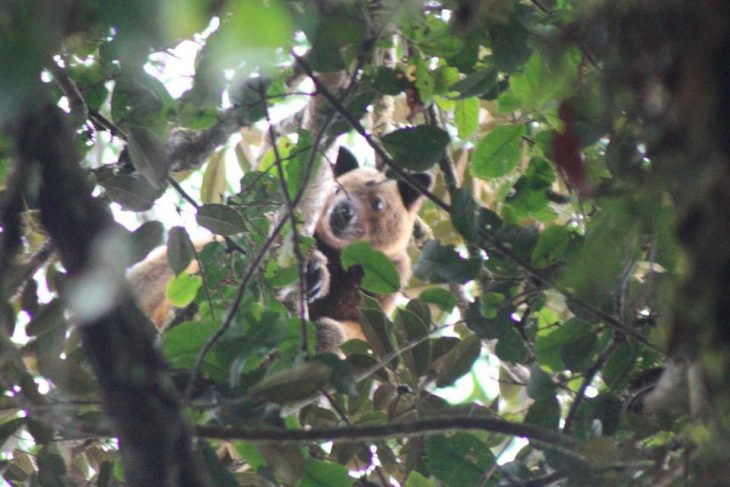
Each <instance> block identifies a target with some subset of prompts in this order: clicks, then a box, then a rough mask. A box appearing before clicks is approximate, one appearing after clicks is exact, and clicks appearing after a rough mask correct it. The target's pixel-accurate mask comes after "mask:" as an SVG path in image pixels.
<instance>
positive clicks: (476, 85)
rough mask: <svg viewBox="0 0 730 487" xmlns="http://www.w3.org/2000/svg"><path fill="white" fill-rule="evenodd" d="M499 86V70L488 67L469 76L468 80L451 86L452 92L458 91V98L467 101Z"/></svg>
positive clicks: (465, 79)
mask: <svg viewBox="0 0 730 487" xmlns="http://www.w3.org/2000/svg"><path fill="white" fill-rule="evenodd" d="M496 85H497V70H496V69H494V68H492V67H488V68H485V69H480V70H479V71H475V72H473V73H471V74H469V75H468V76H467V77H466V78H464V79H462V80H460V81H458V82H456V83H454V84H453V85H451V88H450V89H451V90H452V91H458V92H459V96H458V97H457V98H456V99H457V100H459V99H465V98H473V97H475V96H479V95H483V94H484V93H487V92H489V91H491V90H493V89H494V87H495V86H496Z"/></svg>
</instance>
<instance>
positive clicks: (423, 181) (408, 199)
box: [398, 172, 432, 210]
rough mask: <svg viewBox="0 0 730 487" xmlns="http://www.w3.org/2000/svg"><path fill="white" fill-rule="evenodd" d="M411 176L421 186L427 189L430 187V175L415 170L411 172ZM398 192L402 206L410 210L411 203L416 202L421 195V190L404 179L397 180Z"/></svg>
mask: <svg viewBox="0 0 730 487" xmlns="http://www.w3.org/2000/svg"><path fill="white" fill-rule="evenodd" d="M411 177H412V178H413V179H414V180H415V181H416V182H417V183H418V184H420V185H421V186H423V187H424V188H426V189H428V188H430V187H431V181H432V179H431V175H430V174H428V173H425V172H417V173H413V174H411ZM398 192H399V193H400V196H401V198H402V199H403V206H405V207H406V209H408V210H410V209H411V208H412V207H413V205H414V204H415V203H416V202H418V201H419V200H420V199H421V197H422V195H421V192H420V191H418V190H417V189H416V188H414V187H413V186H411V185H410V184H408V183H407V182H405V181H398Z"/></svg>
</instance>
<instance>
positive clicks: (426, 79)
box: [412, 57, 435, 106]
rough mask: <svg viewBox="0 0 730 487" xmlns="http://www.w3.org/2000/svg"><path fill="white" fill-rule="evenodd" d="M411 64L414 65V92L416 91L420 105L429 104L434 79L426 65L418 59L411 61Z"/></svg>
mask: <svg viewBox="0 0 730 487" xmlns="http://www.w3.org/2000/svg"><path fill="white" fill-rule="evenodd" d="M412 62H413V63H415V65H416V81H415V84H416V90H418V96H419V98H420V99H421V103H423V105H424V106H428V105H430V104H431V101H432V100H433V92H434V84H435V83H434V79H433V76H431V73H430V71H429V69H428V66H427V65H426V62H425V61H423V60H422V59H421V58H420V57H416V58H414V59H412Z"/></svg>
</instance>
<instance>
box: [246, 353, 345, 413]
mask: <svg viewBox="0 0 730 487" xmlns="http://www.w3.org/2000/svg"><path fill="white" fill-rule="evenodd" d="M331 376H332V367H330V366H329V365H326V364H325V363H323V362H320V361H316V360H314V361H310V362H305V363H303V364H301V365H298V366H296V367H292V368H290V369H287V370H284V371H281V372H278V373H275V374H273V375H271V376H268V377H265V378H264V379H263V380H262V381H261V382H259V383H258V384H256V385H255V386H253V387H252V388H251V389H250V390H249V394H250V395H251V396H252V397H255V398H262V399H266V400H267V401H271V402H275V403H279V404H285V403H290V402H295V401H298V400H301V399H306V398H308V397H310V396H312V395H313V394H316V393H317V392H318V391H319V390H320V389H322V388H323V387H325V386H326V385H327V384H329V382H330V378H331Z"/></svg>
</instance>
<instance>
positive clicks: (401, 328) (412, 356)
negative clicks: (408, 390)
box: [393, 309, 431, 377]
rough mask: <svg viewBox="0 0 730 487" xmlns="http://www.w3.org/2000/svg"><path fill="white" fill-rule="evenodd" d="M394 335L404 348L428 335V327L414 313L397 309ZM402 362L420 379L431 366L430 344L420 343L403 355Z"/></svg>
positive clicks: (427, 342)
mask: <svg viewBox="0 0 730 487" xmlns="http://www.w3.org/2000/svg"><path fill="white" fill-rule="evenodd" d="M393 325H394V326H395V330H396V333H397V334H398V336H399V337H400V345H401V346H404V345H406V344H408V343H410V342H413V341H415V340H417V339H419V338H423V337H424V336H426V335H428V332H429V327H428V324H427V323H425V322H424V321H423V320H422V319H421V318H420V317H419V316H418V315H417V314H416V313H412V312H411V311H409V310H407V309H399V310H398V314H397V315H396V317H395V322H394V323H393ZM402 356H403V362H404V363H405V365H406V367H408V369H409V370H410V371H411V373H412V374H413V375H414V377H421V376H422V375H424V374H425V373H426V372H427V371H428V368H429V366H430V365H431V343H430V342H429V341H428V340H425V341H423V342H421V343H420V344H419V345H417V346H416V347H414V348H413V349H411V350H408V351H406V352H404V353H403V355H402Z"/></svg>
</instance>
